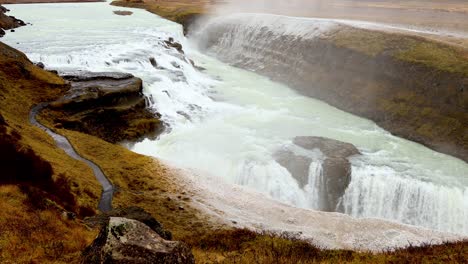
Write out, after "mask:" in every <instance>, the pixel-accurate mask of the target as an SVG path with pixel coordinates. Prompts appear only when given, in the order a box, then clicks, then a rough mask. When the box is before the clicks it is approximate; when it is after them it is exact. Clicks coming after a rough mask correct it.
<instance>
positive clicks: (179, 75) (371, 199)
mask: <svg viewBox="0 0 468 264" xmlns="http://www.w3.org/2000/svg"><path fill="white" fill-rule="evenodd" d="M32 7H34V8H32ZM91 7H92V8H91ZM9 8H10V9H12V12H13V14H15V15H17V16H18V17H21V18H23V19H24V20H26V21H29V22H32V23H33V24H34V27H23V28H19V29H18V30H17V32H16V33H14V34H8V35H7V36H6V38H5V39H4V41H5V42H7V43H8V44H9V45H12V46H14V47H17V48H19V49H21V50H22V51H24V52H25V53H26V54H27V55H28V56H29V57H30V58H31V59H32V60H33V61H42V62H44V63H45V64H46V66H47V67H50V68H55V69H59V70H76V69H82V70H90V71H123V72H130V73H132V74H134V75H136V76H138V77H140V78H142V79H143V80H144V85H145V93H146V94H147V95H148V98H149V100H148V102H149V103H150V104H151V106H152V107H153V108H154V109H155V111H156V110H157V111H158V112H159V113H160V114H161V115H162V118H163V120H164V121H165V122H166V123H167V124H169V126H170V129H169V130H168V132H167V133H166V134H164V135H162V136H161V138H160V139H159V140H157V141H150V140H144V141H143V142H140V143H137V144H136V145H135V146H134V147H133V150H134V151H137V152H139V153H143V154H147V155H153V156H156V157H158V158H161V159H164V160H167V161H169V162H171V163H172V164H174V165H177V166H181V167H184V168H190V169H193V170H196V171H197V172H200V173H199V174H210V175H213V176H216V177H217V178H218V179H219V180H220V181H224V182H228V183H235V184H241V185H244V186H247V187H250V188H252V189H254V190H256V191H260V192H263V193H266V194H268V195H270V196H271V197H273V198H275V199H277V200H280V201H282V202H285V203H288V204H290V205H294V206H297V207H303V208H320V207H321V206H322V205H321V203H322V202H323V201H321V198H320V195H319V190H320V188H321V186H323V173H322V163H321V162H322V161H321V159H320V157H317V156H316V155H315V154H313V153H311V152H308V151H306V150H304V149H300V148H298V149H295V151H297V152H299V153H300V154H302V155H305V156H307V157H310V158H311V159H312V160H313V161H312V163H311V164H310V166H309V179H308V183H307V184H306V186H304V187H303V188H301V187H300V186H299V184H298V182H297V181H296V180H295V179H294V178H293V177H292V176H291V174H290V173H289V172H288V171H287V170H286V169H285V168H283V167H282V166H280V165H279V164H278V162H277V161H276V160H275V158H274V153H275V152H276V151H278V150H279V149H281V148H284V147H285V146H291V140H292V139H293V138H294V137H296V136H323V137H330V138H334V139H337V140H341V141H345V142H350V143H352V144H354V145H355V146H357V147H358V148H359V150H360V151H361V152H362V153H363V155H362V156H360V157H356V158H352V160H351V163H352V168H353V170H352V180H351V183H350V185H349V188H348V189H347V191H346V193H345V195H344V197H343V198H342V201H341V205H342V206H341V207H342V208H343V211H344V212H346V213H348V214H351V215H353V216H357V217H381V218H387V219H392V220H397V221H400V222H403V223H410V224H417V225H420V226H425V227H429V228H434V229H439V230H445V231H453V232H457V233H465V234H468V227H467V225H466V223H468V191H467V187H468V179H467V177H466V176H467V175H468V166H467V164H466V163H464V162H462V161H460V160H457V159H454V158H451V157H449V156H446V155H443V154H439V153H435V152H433V151H431V150H429V149H427V148H425V147H423V146H420V145H418V144H415V143H412V142H409V141H406V140H403V139H400V138H397V137H394V136H392V135H390V134H389V133H388V132H386V131H384V130H383V129H381V128H379V127H377V126H376V125H375V124H374V123H372V122H370V121H368V120H365V119H362V118H359V117H356V116H353V115H351V114H348V113H345V112H342V111H340V110H338V109H336V108H334V107H331V106H329V105H327V104H325V103H323V102H320V101H317V100H314V99H311V98H308V97H304V96H301V95H299V94H297V93H296V92H294V91H292V90H291V89H289V88H288V87H286V86H284V85H281V84H278V83H274V82H272V81H271V80H269V79H267V78H263V77H261V76H259V75H256V74H254V73H251V72H247V71H244V70H240V69H237V68H233V67H231V66H229V65H226V64H224V63H221V62H219V61H218V60H216V59H213V58H211V57H208V56H205V55H203V54H200V53H198V52H197V51H195V50H192V49H190V47H189V46H188V43H186V41H185V39H184V38H183V36H182V30H181V28H180V26H177V25H175V24H173V23H171V22H168V21H166V20H163V19H160V18H158V17H156V16H153V15H151V14H149V13H147V12H145V11H143V10H132V11H133V12H134V14H133V15H132V16H129V17H121V16H116V15H114V14H113V13H112V11H113V10H115V9H113V8H114V7H111V6H108V4H107V3H94V4H79V5H77V4H61V5H28V6H21V5H18V6H11V7H9ZM119 9H121V8H119ZM226 19H228V21H230V25H232V26H234V28H232V29H231V30H224V31H223V27H224V24H223V23H220V24H217V26H216V27H215V28H210V27H207V28H205V29H204V30H205V31H203V32H204V33H206V34H205V37H206V41H207V42H209V41H210V40H212V39H213V38H215V37H217V36H215V34H224V35H223V36H224V37H223V41H222V42H221V43H218V44H217V46H216V47H214V48H213V49H211V50H210V51H211V52H212V53H214V54H215V55H216V53H221V52H222V51H223V50H224V51H226V54H228V55H229V54H230V56H232V57H229V59H233V60H236V62H243V63H245V61H246V60H250V62H251V64H249V65H253V66H252V69H257V68H258V67H262V64H263V63H265V62H264V61H262V57H260V56H258V53H257V52H256V51H258V50H259V49H263V50H269V52H273V53H274V52H275V50H274V49H269V48H270V47H269V42H270V39H269V38H280V39H281V38H285V36H288V34H289V36H293V37H294V38H314V37H316V36H319V35H320V34H324V33H326V32H327V30H332V29H333V28H334V25H335V22H329V21H325V20H322V21H321V22H320V23H317V21H316V20H307V21H304V20H301V19H296V20H295V21H296V22H295V23H291V22H290V21H287V20H284V19H283V18H281V17H275V18H273V19H274V20H277V21H279V22H280V25H281V26H279V27H278V28H277V30H278V31H277V34H270V33H268V32H267V31H265V29H262V28H264V27H265V26H267V25H269V24H271V23H272V20H271V19H272V18H269V17H268V16H259V17H258V18H257V19H258V20H252V19H250V20H249V19H245V18H244V17H243V16H242V15H240V16H235V19H229V18H226ZM63 21H67V22H63ZM84 28H85V30H84ZM77 32H80V34H77ZM258 34H263V35H262V36H263V38H258ZM57 36H60V37H57ZM169 37H173V38H174V39H175V40H176V41H179V42H182V43H183V45H184V48H185V51H186V54H188V57H190V58H193V59H194V61H195V63H196V64H197V65H201V66H202V67H204V68H206V71H204V72H200V71H199V70H197V69H195V68H194V67H193V66H192V65H191V63H190V62H189V61H188V59H187V57H186V56H184V55H182V54H180V53H178V52H177V51H176V50H175V49H171V48H167V47H164V43H163V42H164V40H166V39H168V38H169ZM282 45H284V46H285V47H287V48H289V49H293V50H295V51H296V52H297V56H307V54H306V53H304V51H302V50H301V47H296V46H294V45H293V44H291V43H287V42H283V43H282ZM228 55H226V56H228ZM241 55H242V56H241ZM151 58H154V60H155V62H156V64H157V65H156V66H155V65H152V64H154V63H151V60H150V59H151ZM226 58H228V57H226ZM276 58H277V60H276V61H275V63H290V65H291V67H297V68H298V69H300V65H299V66H298V65H297V64H298V63H299V62H298V61H297V60H295V58H292V57H288V56H286V55H285V54H281V53H277V54H276ZM212 188H216V183H215V182H213V186H212Z"/></svg>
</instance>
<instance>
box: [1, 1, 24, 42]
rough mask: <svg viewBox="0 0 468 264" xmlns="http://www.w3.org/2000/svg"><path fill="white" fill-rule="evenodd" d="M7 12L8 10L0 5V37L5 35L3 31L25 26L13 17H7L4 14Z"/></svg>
mask: <svg viewBox="0 0 468 264" xmlns="http://www.w3.org/2000/svg"><path fill="white" fill-rule="evenodd" d="M9 11H10V10H8V9H6V8H5V7H3V6H1V5H0V37H3V36H4V35H5V31H4V30H7V29H13V28H17V27H21V26H25V25H26V23H24V22H23V21H22V20H20V19H17V18H15V17H13V16H7V15H6V13H7V12H9Z"/></svg>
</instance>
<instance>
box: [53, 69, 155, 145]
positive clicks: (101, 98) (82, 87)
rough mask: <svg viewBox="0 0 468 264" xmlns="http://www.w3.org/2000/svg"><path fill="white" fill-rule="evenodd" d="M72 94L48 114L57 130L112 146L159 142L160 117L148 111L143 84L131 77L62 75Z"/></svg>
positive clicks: (56, 104)
mask: <svg viewBox="0 0 468 264" xmlns="http://www.w3.org/2000/svg"><path fill="white" fill-rule="evenodd" d="M61 77H62V78H64V79H66V80H67V81H69V82H70V90H69V91H68V92H67V93H66V94H65V95H64V96H63V97H62V98H60V99H59V100H57V101H55V102H53V103H51V104H50V106H51V108H52V110H51V111H48V112H46V114H47V113H48V114H49V117H50V118H51V119H52V120H53V122H54V123H55V125H56V127H57V128H66V129H71V130H76V131H80V132H84V133H87V134H91V135H94V136H97V137H100V138H102V139H104V140H106V141H109V142H111V143H117V142H122V141H135V140H138V139H140V138H143V137H149V138H156V136H157V135H159V134H160V133H161V132H162V131H163V130H164V125H163V123H162V122H161V121H160V116H159V114H157V113H154V112H153V111H151V110H150V109H149V108H147V102H146V98H145V96H144V95H143V93H142V91H143V82H142V80H141V79H140V78H137V77H134V76H133V75H131V74H128V73H112V72H111V73H102V72H83V71H80V72H73V73H67V74H61Z"/></svg>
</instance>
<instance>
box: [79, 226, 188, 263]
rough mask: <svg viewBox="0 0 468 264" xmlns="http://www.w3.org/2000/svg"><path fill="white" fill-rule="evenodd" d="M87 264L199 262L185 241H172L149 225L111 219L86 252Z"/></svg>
mask: <svg viewBox="0 0 468 264" xmlns="http://www.w3.org/2000/svg"><path fill="white" fill-rule="evenodd" d="M83 262H84V263H90V264H94V263H96V264H97V263H137V264H146V263H148V264H149V263H168V264H172V263H195V259H194V257H193V255H192V252H191V251H190V249H189V247H187V246H186V245H185V244H184V243H183V242H179V241H168V240H165V239H163V238H162V237H161V236H159V235H158V234H157V233H156V232H154V231H153V230H151V229H150V228H149V227H148V226H146V225H145V224H143V223H141V222H139V221H136V220H132V219H127V218H122V217H110V218H109V220H108V222H107V224H106V225H105V227H104V228H102V229H101V232H100V233H99V236H98V237H97V238H96V239H95V240H94V242H93V244H92V245H91V246H89V247H88V248H86V249H85V251H84V252H83Z"/></svg>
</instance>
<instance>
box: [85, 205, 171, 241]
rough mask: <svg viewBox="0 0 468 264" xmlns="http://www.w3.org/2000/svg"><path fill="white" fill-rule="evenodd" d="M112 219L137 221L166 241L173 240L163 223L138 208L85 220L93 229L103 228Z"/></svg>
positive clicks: (113, 211) (119, 209)
mask: <svg viewBox="0 0 468 264" xmlns="http://www.w3.org/2000/svg"><path fill="white" fill-rule="evenodd" d="M110 217H123V218H127V219H133V220H137V221H139V222H142V223H143V224H145V225H147V226H148V227H149V228H151V229H152V230H153V231H154V232H156V233H158V235H159V236H161V237H162V238H164V239H166V240H171V239H172V234H171V232H170V231H167V230H164V228H163V226H162V224H161V223H159V222H158V220H156V219H155V218H154V217H153V216H152V215H151V214H150V213H148V212H146V211H145V210H144V209H143V208H140V207H137V206H131V207H123V208H116V209H114V210H112V211H110V212H105V213H101V214H99V215H95V216H92V217H88V218H86V219H85V222H86V224H87V225H89V226H91V227H99V226H100V227H103V226H105V225H106V224H107V222H108V221H109V218H110Z"/></svg>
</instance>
